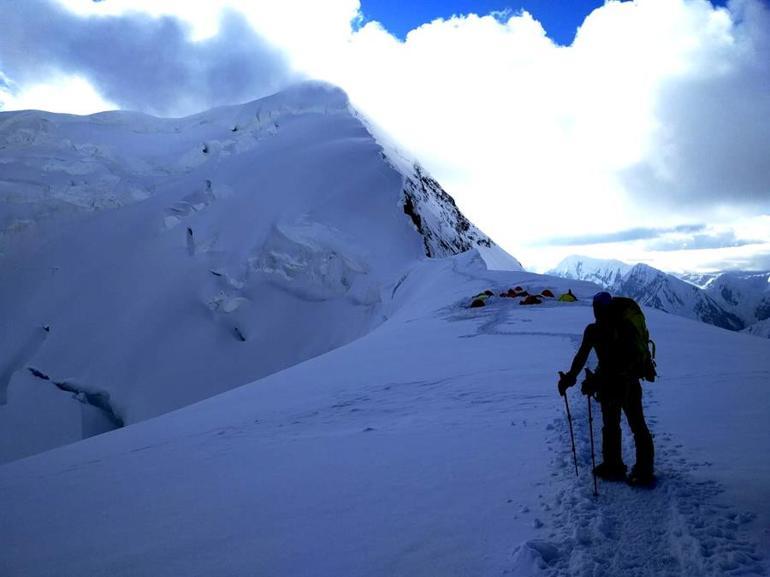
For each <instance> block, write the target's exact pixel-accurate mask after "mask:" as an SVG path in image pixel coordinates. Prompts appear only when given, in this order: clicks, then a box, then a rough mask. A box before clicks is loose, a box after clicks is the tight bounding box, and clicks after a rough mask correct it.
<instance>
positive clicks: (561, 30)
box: [361, 0, 726, 46]
mask: <svg viewBox="0 0 770 577" xmlns="http://www.w3.org/2000/svg"><path fill="white" fill-rule="evenodd" d="M603 4H604V0H566V1H565V0H525V1H523V2H516V1H514V2H511V1H507V2H506V1H505V0H420V1H419V2H404V1H403V0H399V1H395V2H394V1H393V0H361V11H362V12H363V14H364V17H365V18H366V20H377V21H378V22H380V23H381V24H382V25H383V26H385V28H387V29H388V31H390V32H391V33H392V34H394V35H395V36H398V37H399V38H401V39H402V40H403V39H404V37H405V36H406V34H407V33H408V32H409V31H410V30H413V29H414V28H417V27H418V26H420V25H421V24H425V23H426V22H431V21H432V20H435V19H436V18H448V17H450V16H452V15H454V14H468V13H475V14H482V15H483V14H489V13H490V12H494V11H503V10H512V11H513V12H514V13H516V12H519V11H520V10H526V11H527V12H529V13H530V14H532V15H533V16H534V17H535V18H536V19H537V20H539V21H540V23H541V24H542V25H543V28H545V31H546V33H547V34H548V36H549V38H551V39H552V40H554V41H555V42H557V43H558V44H561V45H564V46H566V45H569V44H571V43H572V40H573V39H574V37H575V32H576V31H577V28H578V26H580V24H581V23H582V22H583V20H584V19H585V17H586V16H588V14H590V13H591V12H592V11H593V10H594V9H596V8H598V7H600V6H602V5H603ZM712 4H714V5H716V6H723V5H724V4H726V2H725V1H714V2H712Z"/></svg>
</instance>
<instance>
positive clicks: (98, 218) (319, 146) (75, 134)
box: [0, 82, 521, 459]
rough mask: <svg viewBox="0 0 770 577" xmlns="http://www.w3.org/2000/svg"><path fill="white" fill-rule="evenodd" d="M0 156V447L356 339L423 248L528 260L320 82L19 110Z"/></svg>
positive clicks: (91, 428)
mask: <svg viewBox="0 0 770 577" xmlns="http://www.w3.org/2000/svg"><path fill="white" fill-rule="evenodd" d="M0 163H1V164H2V167H3V173H2V179H1V180H0V202H2V206H3V213H2V216H1V217H0V254H2V253H4V255H3V257H2V262H1V263H0V264H1V265H2V267H3V269H4V270H5V271H12V272H11V273H10V274H9V275H8V277H7V278H12V279H13V280H12V282H6V283H2V286H0V318H3V319H4V322H5V326H6V328H7V330H4V331H3V333H2V335H0V351H3V352H4V354H3V355H2V357H0V401H2V402H3V404H4V406H2V407H0V415H1V417H0V433H2V434H0V438H2V439H3V440H2V441H0V459H8V458H14V457H19V456H23V455H24V454H28V453H30V452H35V451H38V450H42V449H45V448H49V447H51V446H54V445H56V444H62V443H64V442H70V441H73V440H77V439H79V438H82V437H83V436H88V435H91V434H94V433H98V432H102V431H104V430H108V429H110V428H114V427H115V426H116V425H117V424H129V423H135V422H137V421H141V420H144V419H147V418H149V417H153V416H156V415H159V414H161V413H164V412H167V411H170V410H172V409H176V408H179V407H182V406H184V405H188V404H190V403H193V402H195V401H199V400H201V399H204V398H207V397H209V396H212V395H214V394H217V393H220V392H222V391H225V390H227V389H230V388H232V387H235V386H238V385H241V384H243V383H246V382H249V381H252V380H254V379H258V378H260V377H263V376H265V375H268V374H271V373H274V372H276V371H279V370H281V369H284V368H286V367H289V366H291V365H294V364H296V363H298V362H301V361H303V360H305V359H308V358H311V357H314V356H317V355H319V354H322V353H325V352H327V351H329V350H331V349H333V348H336V347H339V346H341V345H343V344H345V343H348V342H350V341H352V340H354V339H356V338H358V337H360V336H361V335H363V334H365V333H367V332H368V331H371V330H372V329H373V328H374V327H376V326H377V325H378V324H379V323H381V322H382V320H383V319H384V318H386V315H387V312H386V309H387V308H388V303H389V301H390V299H391V298H392V292H393V287H394V286H395V285H396V284H397V282H398V281H399V279H400V278H402V276H403V275H404V274H407V273H408V271H409V268H410V267H411V266H412V265H414V263H415V262H417V261H419V260H420V259H422V258H426V257H443V256H448V255H453V254H459V253H462V252H465V251H469V250H477V251H479V254H480V256H481V258H485V259H487V261H488V262H489V263H494V266H496V267H502V268H509V269H513V270H516V269H520V268H521V267H520V265H519V263H518V262H517V261H516V260H515V259H513V258H512V257H510V256H508V255H507V254H506V253H505V252H504V251H502V250H501V249H500V248H498V247H497V246H496V245H495V244H494V243H493V242H492V241H491V240H490V239H489V238H488V237H487V236H486V235H484V234H483V233H482V232H481V231H479V230H478V229H477V228H476V227H475V226H474V225H473V224H471V223H470V222H469V221H468V220H467V219H466V218H465V217H464V216H463V215H462V213H461V212H460V211H459V209H458V208H457V206H456V204H455V202H454V200H453V199H452V198H451V197H450V196H449V195H448V194H447V193H446V192H445V191H444V190H443V189H442V188H441V186H440V185H439V184H438V183H437V182H436V181H435V180H434V179H432V178H431V177H430V176H429V175H428V174H427V172H426V171H425V170H424V169H423V168H421V167H420V166H419V165H418V164H416V163H415V162H413V161H411V160H409V159H406V158H405V157H404V156H403V155H401V154H399V153H398V152H397V151H396V150H395V149H393V148H392V147H391V148H388V147H385V146H383V145H381V144H380V143H379V142H378V141H377V139H375V137H374V136H373V135H372V133H371V132H370V131H369V130H368V128H367V125H366V124H365V122H364V121H363V120H362V119H361V118H360V116H359V115H358V114H357V113H356V111H355V110H353V109H352V108H351V106H350V103H349V101H348V98H347V96H346V94H345V93H344V92H343V91H341V90H340V89H338V88H335V87H333V86H330V85H326V84H322V83H315V82H313V83H305V84H301V85H298V86H295V87H293V88H291V89H289V90H286V91H284V92H281V93H279V94H276V95H274V96H270V97H268V98H264V99H261V100H257V101H254V102H250V103H247V104H243V105H239V106H228V107H223V108H218V109H214V110H211V111H209V112H205V113H201V114H197V115H194V116H190V117H187V118H179V119H162V118H154V117H151V116H147V115H143V114H137V113H131V112H108V113H101V114H96V115H93V116H86V117H79V116H69V115H60V114H50V113H45V112H36V111H26V112H10V113H2V114H0ZM19 303H23V306H19ZM73 394H74V396H73ZM33 415H34V418H33ZM11 431H13V433H11ZM19 437H21V438H23V439H25V442H21V443H20V442H19V441H18V438H19Z"/></svg>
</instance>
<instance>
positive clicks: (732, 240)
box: [647, 230, 764, 251]
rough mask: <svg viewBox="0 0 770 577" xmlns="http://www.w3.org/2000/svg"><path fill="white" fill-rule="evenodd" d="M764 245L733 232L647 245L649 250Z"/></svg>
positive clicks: (692, 236)
mask: <svg viewBox="0 0 770 577" xmlns="http://www.w3.org/2000/svg"><path fill="white" fill-rule="evenodd" d="M760 244H764V241H762V240H748V239H739V238H738V237H737V236H736V235H735V231H732V230H730V231H724V232H718V233H717V232H715V233H711V234H694V235H676V236H675V237H673V238H661V239H658V240H655V241H653V242H650V243H648V244H647V248H648V249H649V250H659V251H672V250H704V249H714V248H734V247H739V246H750V245H760Z"/></svg>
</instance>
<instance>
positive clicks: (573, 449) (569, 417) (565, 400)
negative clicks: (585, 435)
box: [562, 391, 579, 477]
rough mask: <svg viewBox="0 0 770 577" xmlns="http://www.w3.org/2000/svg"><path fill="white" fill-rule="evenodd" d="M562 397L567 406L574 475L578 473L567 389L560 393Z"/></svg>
mask: <svg viewBox="0 0 770 577" xmlns="http://www.w3.org/2000/svg"><path fill="white" fill-rule="evenodd" d="M562 396H563V397H564V406H565V407H567V421H568V422H569V437H570V439H572V460H573V461H575V476H576V477H577V476H579V475H578V465H577V451H576V450H575V433H574V432H573V430H572V413H570V410H569V401H567V391H564V394H563V395H562Z"/></svg>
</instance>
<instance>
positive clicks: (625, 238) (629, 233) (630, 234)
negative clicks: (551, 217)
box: [542, 224, 706, 250]
mask: <svg viewBox="0 0 770 577" xmlns="http://www.w3.org/2000/svg"><path fill="white" fill-rule="evenodd" d="M705 228H706V225H705V224H683V225H679V226H674V227H670V228H630V229H626V230H620V231H616V232H609V233H595V234H584V235H579V236H569V237H557V238H552V239H549V240H546V241H543V242H542V244H543V245H544V246H574V245H588V244H609V243H616V242H631V241H636V240H646V239H653V238H658V237H661V236H664V235H667V234H670V233H693V232H699V231H702V230H703V229H705ZM654 250H660V249H654Z"/></svg>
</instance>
